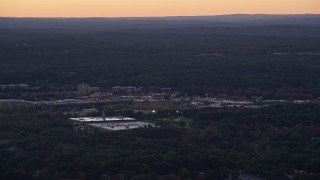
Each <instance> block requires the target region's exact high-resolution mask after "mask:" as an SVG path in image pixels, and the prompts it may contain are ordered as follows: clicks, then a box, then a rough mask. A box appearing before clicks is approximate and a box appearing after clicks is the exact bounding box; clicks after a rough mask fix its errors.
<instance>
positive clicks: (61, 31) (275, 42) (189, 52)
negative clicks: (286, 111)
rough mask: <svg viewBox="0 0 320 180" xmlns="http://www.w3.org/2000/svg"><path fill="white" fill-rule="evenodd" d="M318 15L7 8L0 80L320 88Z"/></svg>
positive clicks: (264, 91) (198, 88)
mask: <svg viewBox="0 0 320 180" xmlns="http://www.w3.org/2000/svg"><path fill="white" fill-rule="evenodd" d="M319 21H320V17H319V16H318V15H291V16H290V15H288V16H275V15H255V16H254V15H232V16H213V17H210V16H209V17H189V18H186V17H171V18H150V19H148V18H126V19H121V18H120V19H117V18H115V19H112V18H111V19H108V18H107V19H104V18H89V19H72V18H71V19H54V18H52V19H33V18H26V19H25V18H1V19H0V32H1V33H0V39H1V41H0V52H1V53H0V62H1V64H0V75H1V76H0V84H10V83H26V82H31V81H35V80H46V81H49V82H53V83H60V84H68V83H70V84H77V83H79V82H90V83H92V84H93V85H97V86H101V87H112V86H115V85H134V86H144V87H149V86H169V87H174V88H177V89H180V90H186V91H194V92H204V91H209V92H215V91H217V90H220V89H228V91H242V92H251V91H256V92H257V94H258V95H268V94H272V93H275V92H278V91H287V92H290V93H297V92H303V93H305V94H307V95H308V96H312V97H318V96H319V92H320V82H319V79H320V77H319V76H320V74H319V72H320V63H319V57H320V55H319V53H320V43H319V42H320V33H319V32H320V26H319ZM275 53H284V54H275ZM70 72H72V73H71V74H72V75H70ZM249 89H251V90H249ZM249 94H250V93H249Z"/></svg>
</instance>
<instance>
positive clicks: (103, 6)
mask: <svg viewBox="0 0 320 180" xmlns="http://www.w3.org/2000/svg"><path fill="white" fill-rule="evenodd" d="M240 13H241V14H305V13H312V14H320V1H319V0H198V1H197V0H0V16H2V17H150V16H194V15H219V14H240Z"/></svg>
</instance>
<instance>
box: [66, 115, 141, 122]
mask: <svg viewBox="0 0 320 180" xmlns="http://www.w3.org/2000/svg"><path fill="white" fill-rule="evenodd" d="M70 119H71V120H74V121H79V122H116V121H136V119H134V118H130V117H122V116H117V117H106V118H105V120H104V119H103V118H102V117H78V118H70Z"/></svg>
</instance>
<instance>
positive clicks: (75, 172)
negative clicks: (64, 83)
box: [0, 105, 320, 179]
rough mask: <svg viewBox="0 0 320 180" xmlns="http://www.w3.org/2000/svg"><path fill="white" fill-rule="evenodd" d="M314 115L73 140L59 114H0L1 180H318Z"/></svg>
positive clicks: (224, 114) (319, 144) (220, 118)
mask: <svg viewBox="0 0 320 180" xmlns="http://www.w3.org/2000/svg"><path fill="white" fill-rule="evenodd" d="M275 112H276V113H275ZM319 112H320V107H319V105H299V106H289V105H288V106H287V105H284V106H278V107H270V108H266V109H261V110H243V109H238V110H235V109H220V110H207V111H205V112H203V111H199V112H194V114H193V115H192V116H193V117H194V124H193V127H192V128H190V129H183V128H173V127H170V126H168V127H162V128H152V129H136V130H130V131H121V132H107V131H100V130H95V131H94V132H93V133H84V132H83V133H76V132H75V131H74V130H73V127H72V124H71V123H70V122H69V121H66V120H65V119H64V118H63V117H62V116H60V115H59V114H58V113H52V112H48V111H46V110H38V111H34V110H30V111H28V112H11V111H2V112H1V113H0V118H1V121H0V141H1V144H0V172H1V173H0V178H1V179H107V178H108V177H112V178H114V179H129V178H131V179H158V178H159V177H160V178H163V179H179V178H180V179H185V178H194V179H202V178H205V179H225V178H227V177H228V176H229V175H230V176H232V177H237V176H238V175H239V173H240V172H242V173H246V174H252V175H255V176H260V177H265V178H267V179H288V177H289V176H290V175H293V176H294V177H295V178H297V179H319V177H320V169H319V167H320V137H319V132H320V129H319V127H320V126H319V117H320V114H319ZM189 114H190V113H189ZM283 124H288V125H283Z"/></svg>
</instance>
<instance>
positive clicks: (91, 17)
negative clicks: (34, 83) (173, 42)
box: [0, 13, 320, 19]
mask: <svg viewBox="0 0 320 180" xmlns="http://www.w3.org/2000/svg"><path fill="white" fill-rule="evenodd" d="M235 15H249V16H250V15H252V16H254V15H273V16H290V15H320V14H315V13H292V14H264V13H254V14H246V13H235V14H214V15H181V16H170V15H169V16H80V17H79V16H78V17H77V16H52V17H51V16H47V17H46V16H0V18H21V19H22V18H30V19H31V18H34V19H37V18H38V19H59V18H60V19H94V18H96V19H98V18H101V19H129V18H137V19H138V18H174V17H214V16H235Z"/></svg>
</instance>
